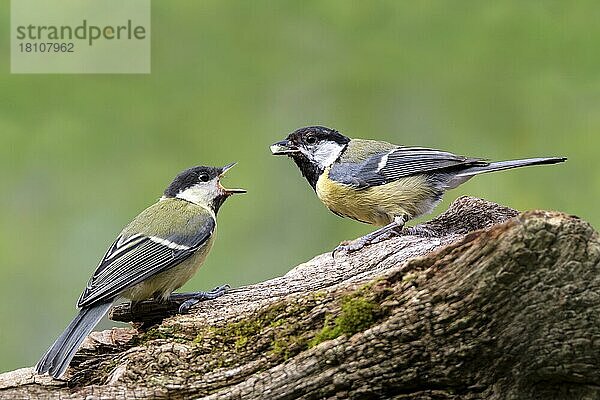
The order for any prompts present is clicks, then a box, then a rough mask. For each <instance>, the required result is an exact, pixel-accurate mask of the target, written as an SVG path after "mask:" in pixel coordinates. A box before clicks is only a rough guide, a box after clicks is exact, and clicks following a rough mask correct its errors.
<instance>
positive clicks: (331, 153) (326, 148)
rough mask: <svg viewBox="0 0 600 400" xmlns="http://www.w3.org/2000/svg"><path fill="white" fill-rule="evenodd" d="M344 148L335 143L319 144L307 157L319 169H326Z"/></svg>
mask: <svg viewBox="0 0 600 400" xmlns="http://www.w3.org/2000/svg"><path fill="white" fill-rule="evenodd" d="M343 150H344V146H342V145H340V144H339V143H336V142H323V143H321V144H319V145H318V146H317V147H316V148H315V149H314V150H313V152H312V154H311V155H309V157H310V158H311V159H312V160H313V161H314V162H316V163H317V164H318V165H319V166H320V167H321V168H327V167H329V166H330V165H331V164H333V163H334V162H335V160H337V159H338V157H339V156H340V154H341V153H342V151H343Z"/></svg>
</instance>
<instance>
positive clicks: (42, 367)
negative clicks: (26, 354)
mask: <svg viewBox="0 0 600 400" xmlns="http://www.w3.org/2000/svg"><path fill="white" fill-rule="evenodd" d="M111 305H112V302H110V303H104V304H98V305H93V306H90V307H85V308H83V309H81V310H80V311H79V314H77V316H76V317H75V318H73V321H71V323H70V324H69V326H67V328H66V329H65V331H64V332H63V333H62V334H61V335H60V336H59V337H58V339H56V341H55V342H54V344H53V345H52V346H50V348H49V349H48V350H47V351H46V353H45V354H44V355H43V356H42V358H41V359H40V361H38V363H37V364H36V366H35V370H36V372H37V373H38V374H45V373H46V372H48V373H49V374H50V375H52V376H53V377H55V378H59V377H61V376H62V375H63V374H64V372H65V370H66V369H67V367H68V366H69V363H70V362H71V359H72V358H73V356H75V353H76V352H77V349H78V348H79V345H80V344H81V342H83V340H84V339H85V337H86V336H87V335H88V334H89V333H90V332H91V331H92V329H94V327H95V326H96V324H98V322H100V320H101V319H102V317H103V316H104V314H106V313H107V312H108V309H109V308H110V306H111Z"/></svg>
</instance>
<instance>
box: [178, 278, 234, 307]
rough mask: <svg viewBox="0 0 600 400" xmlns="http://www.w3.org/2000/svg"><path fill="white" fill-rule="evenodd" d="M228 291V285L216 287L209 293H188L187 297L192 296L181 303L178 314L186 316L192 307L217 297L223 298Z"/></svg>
mask: <svg viewBox="0 0 600 400" xmlns="http://www.w3.org/2000/svg"><path fill="white" fill-rule="evenodd" d="M229 289H230V286H229V285H221V286H217V287H216V288H214V289H213V290H211V291H210V292H196V293H189V295H192V296H193V297H192V298H190V299H187V300H185V301H184V302H183V303H181V305H180V306H179V314H187V313H188V312H189V311H190V309H191V308H192V307H193V306H195V305H196V304H198V303H200V302H201V301H204V300H214V299H216V298H218V297H221V296H223V295H224V294H225V293H226V292H227V291H228V290H229Z"/></svg>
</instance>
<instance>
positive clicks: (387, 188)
mask: <svg viewBox="0 0 600 400" xmlns="http://www.w3.org/2000/svg"><path fill="white" fill-rule="evenodd" d="M329 171H330V168H329V167H328V168H327V169H325V171H324V173H323V174H321V176H320V177H319V180H318V181H317V185H316V192H317V196H318V197H319V199H321V201H322V202H323V203H324V204H325V205H326V206H327V207H328V208H329V209H330V210H331V211H333V212H335V213H337V214H340V215H343V216H345V217H349V218H353V219H355V220H357V221H361V222H365V223H367V224H371V225H378V226H383V225H387V224H389V223H390V222H392V221H393V219H394V217H396V216H407V217H408V219H411V218H414V217H416V216H419V215H421V214H424V213H426V212H429V211H431V209H432V208H433V205H435V204H434V203H433V202H432V200H431V199H432V197H433V196H434V194H433V193H432V190H431V189H429V185H427V184H426V181H425V177H424V176H423V175H415V176H409V177H406V178H402V179H398V180H396V181H393V182H390V183H387V184H384V185H379V186H373V187H369V188H366V189H361V190H357V189H356V188H353V187H351V186H350V185H345V184H342V183H339V182H336V181H333V180H331V179H330V178H329Z"/></svg>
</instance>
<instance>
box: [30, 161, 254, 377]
mask: <svg viewBox="0 0 600 400" xmlns="http://www.w3.org/2000/svg"><path fill="white" fill-rule="evenodd" d="M234 165H235V163H232V164H229V165H226V166H224V167H222V168H217V167H203V166H198V167H193V168H189V169H187V170H185V171H183V172H181V173H180V174H179V175H177V177H175V179H174V180H173V181H172V182H171V184H170V185H169V186H168V187H167V189H166V190H165V191H164V194H163V196H162V197H161V198H160V200H159V201H158V202H157V203H155V204H153V205H151V206H150V207H148V208H146V209H145V210H144V211H142V212H141V213H140V214H139V215H138V216H137V217H135V219H134V220H133V221H131V222H130V223H129V225H127V226H126V227H125V229H123V231H122V232H121V234H120V235H119V236H118V237H117V239H116V240H115V242H114V243H113V244H112V245H111V246H110V247H109V249H108V251H107V252H106V254H105V255H104V257H103V258H102V260H101V261H100V264H99V265H98V266H97V267H96V271H95V272H94V274H93V275H92V278H91V279H90V280H89V282H88V284H87V286H86V287H85V289H84V290H83V293H82V294H81V296H80V297H79V300H78V302H77V307H78V308H80V311H79V314H78V315H77V316H76V317H75V318H74V319H73V321H71V323H70V324H69V326H67V328H66V329H65V331H64V332H63V333H62V334H61V335H60V336H59V337H58V339H56V341H55V342H54V344H52V346H50V348H49V349H48V350H47V351H46V353H45V354H44V355H43V357H42V358H41V359H40V361H39V362H38V363H37V365H36V366H35V370H36V372H37V373H38V374H44V373H49V374H50V375H52V376H53V377H55V378H59V377H61V376H62V375H63V373H64V372H65V370H66V369H67V367H68V365H69V363H70V361H71V359H72V358H73V356H74V355H75V352H76V351H77V349H78V348H79V345H80V344H81V342H83V340H84V339H85V337H86V336H87V335H88V334H89V333H90V332H91V331H92V329H94V327H95V326H96V324H97V323H98V322H99V321H100V319H101V318H102V317H103V316H104V314H106V312H107V311H108V310H109V309H110V307H111V305H112V304H113V302H114V301H115V300H116V299H117V298H127V299H130V300H131V301H133V302H136V301H140V300H144V299H148V298H151V297H152V298H154V299H162V300H166V299H168V298H169V296H170V295H171V293H172V292H173V291H174V290H176V289H178V288H180V287H181V286H182V285H183V284H184V283H185V282H187V281H188V280H189V279H190V278H191V277H192V276H193V275H194V273H195V272H196V271H197V270H198V268H199V267H200V266H201V265H202V263H203V262H204V260H205V258H206V256H207V255H208V252H209V250H210V248H211V246H212V244H213V240H214V233H215V229H216V226H217V220H216V214H217V212H218V211H219V207H221V205H222V204H223V202H224V201H225V200H226V199H227V198H228V197H229V196H231V195H233V194H236V193H245V192H246V191H245V190H244V189H226V188H224V187H223V186H221V183H220V178H221V176H222V175H223V174H224V173H225V172H227V170H229V169H230V168H231V167H233V166H234ZM227 288H228V287H227V285H224V286H221V287H218V288H215V289H214V290H213V291H210V292H197V293H192V294H191V295H192V297H191V298H190V299H189V300H186V301H185V302H184V303H183V304H182V305H181V307H180V312H186V311H187V310H188V309H189V307H191V306H192V305H193V304H195V303H197V302H198V301H200V300H206V299H213V298H216V297H219V296H220V295H222V294H224V293H225V291H226V289H227Z"/></svg>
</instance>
